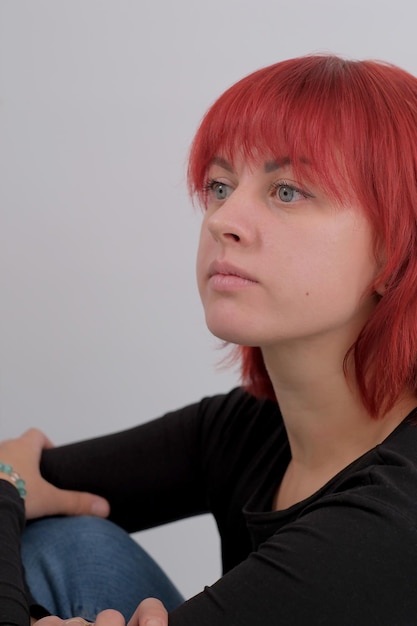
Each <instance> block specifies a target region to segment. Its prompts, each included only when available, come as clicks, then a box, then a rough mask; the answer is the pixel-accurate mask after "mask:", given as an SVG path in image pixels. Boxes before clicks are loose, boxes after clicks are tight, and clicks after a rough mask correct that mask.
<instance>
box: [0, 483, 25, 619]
mask: <svg viewBox="0 0 417 626" xmlns="http://www.w3.org/2000/svg"><path fill="white" fill-rule="evenodd" d="M23 527H24V505H23V500H22V499H21V498H20V496H19V494H18V492H17V490H16V488H15V487H14V485H11V484H9V483H7V482H6V481H5V480H1V481H0V536H1V547H0V624H7V625H8V626H10V625H11V624H13V625H14V624H16V626H23V625H25V624H29V602H30V598H29V594H28V591H27V588H26V585H25V580H24V573H23V567H22V563H21V556H20V540H21V533H22V530H23Z"/></svg>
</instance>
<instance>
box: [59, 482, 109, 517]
mask: <svg viewBox="0 0 417 626" xmlns="http://www.w3.org/2000/svg"><path fill="white" fill-rule="evenodd" d="M51 502H53V508H54V511H53V512H54V514H57V515H95V516H97V517H108V515H109V513H110V505H109V503H108V501H107V500H106V499H105V498H102V497H101V496H97V495H95V494H92V493H86V492H83V491H67V490H65V489H55V488H54V493H53V496H52V497H51Z"/></svg>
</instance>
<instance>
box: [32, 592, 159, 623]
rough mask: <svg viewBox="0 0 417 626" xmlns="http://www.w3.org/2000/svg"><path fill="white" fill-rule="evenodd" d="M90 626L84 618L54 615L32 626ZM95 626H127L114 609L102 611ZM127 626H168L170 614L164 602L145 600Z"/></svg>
mask: <svg viewBox="0 0 417 626" xmlns="http://www.w3.org/2000/svg"><path fill="white" fill-rule="evenodd" d="M35 624H36V626H67V625H68V626H89V625H90V624H91V622H87V621H86V620H85V619H83V618H82V617H72V618H71V619H66V620H65V619H61V618H59V617H56V616H54V615H51V616H50V617H43V618H42V619H40V620H38V621H34V620H31V626H35ZM94 626H125V620H124V617H123V615H122V614H121V613H119V612H118V611H114V610H113V609H106V610H105V611H101V613H99V614H98V615H97V617H96V621H95V622H94ZM127 626H168V612H167V610H166V608H165V607H164V605H163V604H162V602H160V601H159V600H156V599H155V598H146V600H143V602H141V603H140V604H139V606H138V608H137V609H136V611H135V612H134V614H133V616H132V617H131V619H130V621H129V623H128V625H127Z"/></svg>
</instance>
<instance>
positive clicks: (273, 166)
mask: <svg viewBox="0 0 417 626" xmlns="http://www.w3.org/2000/svg"><path fill="white" fill-rule="evenodd" d="M211 165H218V166H219V167H222V168H223V169H225V170H227V171H228V172H230V173H231V174H233V173H234V169H233V167H232V165H231V164H230V163H229V161H227V160H226V159H223V157H219V156H215V157H213V159H212V160H211ZM288 165H291V160H290V158H289V157H284V158H282V159H280V160H279V161H278V160H273V161H266V162H265V164H264V171H265V173H266V174H269V173H270V172H275V170H278V169H280V168H281V167H287V166H288Z"/></svg>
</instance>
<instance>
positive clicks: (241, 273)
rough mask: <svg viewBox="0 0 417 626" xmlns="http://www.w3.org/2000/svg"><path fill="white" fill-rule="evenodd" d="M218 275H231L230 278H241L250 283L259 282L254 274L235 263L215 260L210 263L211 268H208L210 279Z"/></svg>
mask: <svg viewBox="0 0 417 626" xmlns="http://www.w3.org/2000/svg"><path fill="white" fill-rule="evenodd" d="M216 276H218V277H222V276H224V277H225V278H226V277H230V278H236V279H241V280H242V281H246V282H248V283H257V282H258V281H257V280H256V279H255V278H254V277H253V276H251V275H250V274H249V273H248V272H246V271H245V270H243V269H241V268H239V267H237V266H235V265H232V264H230V263H227V262H225V261H213V262H212V263H210V265H209V268H208V277H209V279H210V278H213V277H216Z"/></svg>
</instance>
